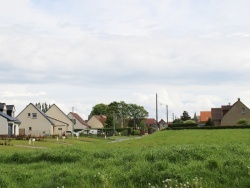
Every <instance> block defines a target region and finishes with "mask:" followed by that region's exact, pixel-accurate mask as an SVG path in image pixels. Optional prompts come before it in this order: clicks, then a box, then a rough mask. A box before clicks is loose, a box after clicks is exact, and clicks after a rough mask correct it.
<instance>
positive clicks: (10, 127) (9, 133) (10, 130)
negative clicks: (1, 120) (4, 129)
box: [8, 124, 12, 136]
mask: <svg viewBox="0 0 250 188" xmlns="http://www.w3.org/2000/svg"><path fill="white" fill-rule="evenodd" d="M11 135H12V124H9V125H8V136H11Z"/></svg>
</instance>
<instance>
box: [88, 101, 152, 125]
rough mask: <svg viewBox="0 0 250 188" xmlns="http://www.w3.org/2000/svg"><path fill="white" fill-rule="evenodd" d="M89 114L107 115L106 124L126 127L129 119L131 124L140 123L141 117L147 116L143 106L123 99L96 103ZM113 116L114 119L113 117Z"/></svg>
mask: <svg viewBox="0 0 250 188" xmlns="http://www.w3.org/2000/svg"><path fill="white" fill-rule="evenodd" d="M90 114H91V115H100V114H104V115H106V116H107V120H106V124H107V125H108V126H110V127H113V126H114V123H115V127H128V125H129V122H130V120H131V119H132V120H133V125H132V126H135V125H136V124H139V123H140V120H141V119H142V118H145V117H147V116H148V112H147V111H146V110H145V109H144V107H143V106H138V105H136V104H127V103H125V102H124V101H120V102H117V101H113V102H111V103H110V104H108V105H106V104H103V103H101V104H98V105H95V106H94V107H93V108H92V111H91V113H90ZM114 118H115V119H114Z"/></svg>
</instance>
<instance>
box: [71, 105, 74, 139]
mask: <svg viewBox="0 0 250 188" xmlns="http://www.w3.org/2000/svg"><path fill="white" fill-rule="evenodd" d="M73 113H74V107H72V113H71V115H72V131H71V137H72V138H73V137H74V134H73V131H74V119H73V117H74V116H73Z"/></svg>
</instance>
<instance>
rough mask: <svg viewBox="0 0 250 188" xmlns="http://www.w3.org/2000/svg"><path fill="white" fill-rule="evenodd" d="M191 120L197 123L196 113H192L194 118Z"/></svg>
mask: <svg viewBox="0 0 250 188" xmlns="http://www.w3.org/2000/svg"><path fill="white" fill-rule="evenodd" d="M193 120H194V121H195V122H196V123H197V122H198V118H197V115H196V112H195V113H194V118H193Z"/></svg>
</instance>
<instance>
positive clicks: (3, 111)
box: [0, 103, 21, 136]
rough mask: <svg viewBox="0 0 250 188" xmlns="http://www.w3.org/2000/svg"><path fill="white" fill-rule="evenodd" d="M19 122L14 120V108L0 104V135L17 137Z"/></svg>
mask: <svg viewBox="0 0 250 188" xmlns="http://www.w3.org/2000/svg"><path fill="white" fill-rule="evenodd" d="M20 123H21V122H20V121H19V120H18V119H17V118H15V106H14V105H6V104H5V103H0V135H8V136H16V135H19V125H20Z"/></svg>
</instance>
